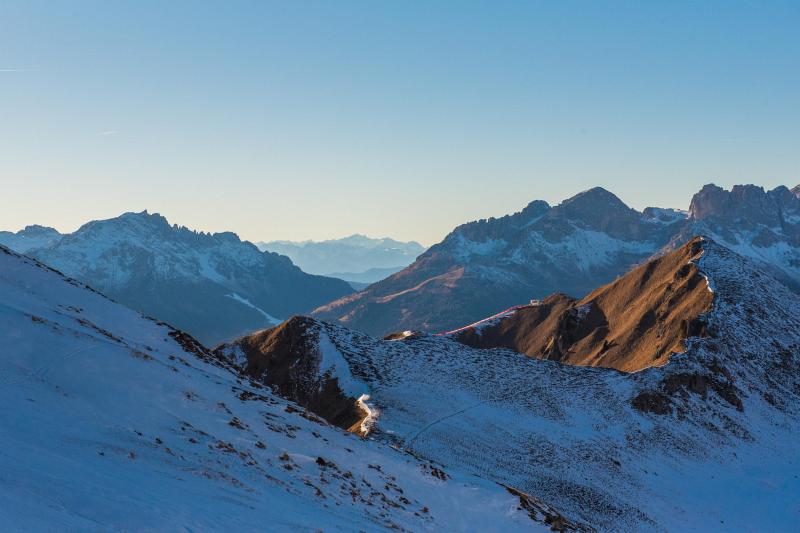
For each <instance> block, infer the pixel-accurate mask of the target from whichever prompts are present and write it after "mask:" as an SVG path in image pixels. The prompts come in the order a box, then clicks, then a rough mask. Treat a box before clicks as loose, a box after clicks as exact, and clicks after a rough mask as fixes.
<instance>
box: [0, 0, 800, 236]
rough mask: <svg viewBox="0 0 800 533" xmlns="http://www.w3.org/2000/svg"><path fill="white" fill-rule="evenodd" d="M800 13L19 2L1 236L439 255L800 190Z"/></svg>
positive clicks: (11, 39) (783, 7) (772, 8)
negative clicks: (349, 238) (550, 227)
mask: <svg viewBox="0 0 800 533" xmlns="http://www.w3.org/2000/svg"><path fill="white" fill-rule="evenodd" d="M798 28H800V2H797V1H795V0H793V1H783V2H778V1H752V2H743V1H717V2H702V1H701V2H683V1H674V2H600V1H596V2H595V1H591V2H589V1H587V2H577V1H561V2H537V1H528V2H505V1H487V2H445V1H441V2H366V1H364V2H346V1H343V2H306V1H303V2H266V1H265V2H239V1H228V2H194V1H193V2H184V1H169V2H162V1H136V2H124V1H115V2H107V1H92V2H89V1H74V2H73V1H58V0H57V1H46V2H44V1H17V0H6V1H4V2H3V3H2V4H0V30H1V31H0V184H1V185H2V193H3V194H2V202H1V203H0V229H8V230H17V229H20V228H21V227H23V226H25V225H26V224H31V223H39V224H45V225H50V226H54V227H56V228H58V229H59V230H61V231H72V230H74V229H76V228H77V227H78V226H79V225H80V224H81V223H83V222H86V221H88V220H91V219H97V218H109V217H113V216H116V215H118V214H120V213H122V212H124V211H141V210H143V209H148V210H150V211H156V212H160V213H162V214H163V215H165V216H166V217H167V218H168V219H169V220H170V221H171V222H175V223H179V224H182V225H186V226H189V227H191V228H193V229H198V230H203V231H223V230H231V231H235V232H237V233H239V234H240V236H242V237H243V238H246V239H250V240H272V239H292V240H302V239H316V240H321V239H326V238H333V237H340V236H345V235H349V234H352V233H356V232H358V233H365V234H367V235H371V236H385V235H388V236H392V237H395V238H400V239H404V240H409V239H415V240H418V241H420V242H422V243H424V244H428V245H429V244H432V243H434V242H437V241H439V240H440V239H441V238H442V237H443V236H444V235H445V234H446V233H448V232H449V231H450V230H451V229H452V228H453V227H454V226H456V225H458V224H460V223H462V222H466V221H468V220H474V219H478V218H485V217H489V216H500V215H503V214H506V213H511V212H514V211H518V210H519V209H521V208H522V207H523V206H524V205H526V204H527V203H528V202H529V201H531V200H533V199H544V200H547V201H549V202H551V203H557V202H559V201H560V200H562V199H564V198H567V197H569V196H571V195H573V194H575V193H577V192H579V191H581V190H584V189H587V188H589V187H592V186H595V185H600V186H603V187H606V188H607V189H609V190H611V191H613V192H615V193H616V194H617V195H618V196H619V197H620V198H621V199H622V200H623V201H625V202H626V203H628V204H629V205H631V206H632V207H636V208H639V209H641V208H643V207H645V206H648V205H659V206H663V207H680V208H686V207H687V206H688V202H689V199H690V198H691V195H692V194H693V193H694V192H696V191H697V190H699V189H700V187H701V186H702V185H703V184H704V183H709V182H714V183H717V184H718V185H721V186H726V187H727V186H730V185H732V184H735V183H757V184H759V185H763V186H765V187H769V188H772V187H774V186H776V185H779V184H786V185H789V186H794V185H796V184H798V183H800V36H799V34H798Z"/></svg>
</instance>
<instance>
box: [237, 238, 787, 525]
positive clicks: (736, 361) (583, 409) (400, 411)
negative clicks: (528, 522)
mask: <svg viewBox="0 0 800 533" xmlns="http://www.w3.org/2000/svg"><path fill="white" fill-rule="evenodd" d="M700 243H701V244H702V247H703V249H702V255H701V256H700V258H699V259H697V260H696V261H695V263H696V264H697V265H698V267H699V269H700V272H701V273H702V274H703V275H704V276H706V277H707V279H708V283H709V290H713V291H714V299H713V307H712V310H711V311H710V312H708V313H707V314H706V315H705V320H706V322H707V327H706V329H707V331H708V333H709V336H707V337H702V338H701V337H693V338H690V339H688V340H687V341H686V351H685V352H684V353H682V354H680V355H674V356H673V357H672V358H671V360H670V361H669V362H668V363H667V364H666V365H665V366H663V367H660V368H649V369H646V370H643V371H640V372H636V373H622V372H619V371H616V370H613V369H603V368H588V367H575V366H566V365H561V364H558V363H555V362H552V361H543V360H536V359H530V358H527V357H525V356H523V355H521V354H518V353H515V352H512V351H510V350H503V349H495V350H478V349H473V348H469V347H466V346H463V345H461V344H458V343H456V342H454V341H452V340H450V339H448V338H445V337H431V336H419V335H410V336H405V337H404V336H399V338H400V340H394V341H387V340H384V341H378V340H376V339H374V338H371V337H369V336H366V335H362V334H360V333H357V332H354V331H351V330H348V329H345V328H343V327H341V326H336V325H331V324H327V323H323V322H319V321H315V320H313V319H305V320H306V321H307V327H306V332H305V337H306V338H311V339H315V340H316V342H317V343H318V347H317V350H318V352H319V353H320V354H321V360H322V361H323V362H326V363H325V364H324V365H320V366H321V367H322V368H323V371H322V372H321V374H322V375H321V376H316V377H315V376H309V377H308V379H311V380H312V381H313V380H314V379H320V377H328V378H329V379H333V378H336V379H337V380H340V381H344V382H346V383H347V384H348V385H347V388H348V389H351V390H352V391H353V393H356V394H357V393H362V394H369V396H370V398H369V404H370V406H371V408H372V410H373V411H377V412H379V415H378V417H377V420H376V422H375V425H374V426H373V431H372V433H371V434H372V435H373V437H375V438H379V439H383V440H386V441H388V442H392V443H395V445H397V446H399V447H402V448H406V449H408V450H410V451H412V452H413V453H414V454H416V455H418V456H420V457H423V458H427V459H432V460H435V461H438V462H440V463H441V464H443V465H444V468H446V469H447V468H456V469H460V470H463V469H466V470H468V471H471V472H473V473H475V474H477V475H480V476H484V477H487V478H490V479H495V480H497V481H498V482H501V483H506V484H509V485H512V486H515V487H518V488H520V489H522V490H524V491H525V492H528V493H531V494H533V495H535V496H537V497H539V498H541V499H542V500H544V501H547V502H548V503H550V504H552V505H554V506H555V507H557V508H558V509H559V510H560V511H561V512H563V513H564V514H566V516H567V517H568V518H572V519H574V520H578V521H581V522H584V523H586V524H589V525H590V526H593V527H595V528H597V529H600V530H609V531H631V530H670V531H712V530H750V531H756V530H759V531H781V530H782V531H786V530H791V529H795V528H796V525H797V523H798V520H800V498H798V494H800V453H798V444H797V443H798V439H799V438H800V422H799V421H798V420H800V419H798V414H800V413H799V412H798V411H800V299H799V298H798V296H797V295H796V294H794V293H792V292H791V291H789V290H788V289H787V288H786V287H785V286H784V285H782V284H780V283H778V282H777V281H775V280H774V279H773V278H772V277H770V276H768V275H767V274H764V273H762V272H761V271H760V270H758V269H757V268H756V267H755V266H753V264H752V263H750V262H749V261H748V260H746V259H744V258H742V257H741V256H738V255H737V254H735V253H733V252H731V251H730V250H728V249H726V248H724V247H722V246H719V245H717V244H714V243H713V242H709V241H700ZM223 353H224V350H223ZM354 383H357V384H359V385H354ZM356 388H357V389H358V390H357V391H356V390H354V389H356ZM351 396H355V394H352V393H351Z"/></svg>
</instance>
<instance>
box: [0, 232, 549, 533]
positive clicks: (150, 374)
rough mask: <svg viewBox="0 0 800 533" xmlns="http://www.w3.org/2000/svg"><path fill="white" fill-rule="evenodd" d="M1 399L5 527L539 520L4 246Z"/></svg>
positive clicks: (0, 489) (519, 523)
mask: <svg viewBox="0 0 800 533" xmlns="http://www.w3.org/2000/svg"><path fill="white" fill-rule="evenodd" d="M178 341H180V342H178ZM0 404H2V405H3V409H2V410H0V427H2V428H3V429H2V431H0V523H2V524H3V525H2V528H3V529H4V530H6V531H8V530H37V531H42V530H59V531H63V530H71V531H74V530H80V531H90V530H97V531H108V530H166V531H174V530H186V531H207V530H220V531H222V530H244V531H265V530H269V531H275V530H292V531H296V530H316V529H318V528H319V529H324V530H325V531H330V530H344V531H352V530H359V529H363V530H376V529H382V528H385V527H391V526H392V524H395V525H397V526H400V527H403V528H407V529H412V530H442V529H447V530H499V531H509V530H530V529H531V528H533V529H537V528H541V529H545V528H544V527H543V526H542V525H541V524H539V523H534V522H532V521H531V520H530V518H529V517H528V515H527V513H526V512H525V511H520V510H518V506H519V505H520V500H519V498H518V497H516V496H513V495H512V494H510V493H509V492H507V491H506V490H505V489H503V488H502V487H500V486H499V485H497V484H495V483H493V482H489V481H486V480H481V479H478V478H475V477H472V476H468V475H461V474H458V473H457V472H456V471H448V474H450V476H451V477H450V478H449V479H447V480H442V479H440V478H439V477H436V476H435V475H432V472H434V471H432V470H431V468H430V466H429V465H428V464H427V463H425V462H424V461H420V460H417V459H415V458H413V457H411V456H409V455H407V454H403V453H400V452H398V451H395V450H392V449H391V448H389V447H387V446H385V445H383V444H379V443H376V442H370V441H362V440H360V439H358V438H357V437H355V436H353V435H350V434H347V433H343V432H342V431H340V430H338V429H335V428H332V427H330V426H328V425H327V424H325V423H323V422H321V421H320V420H319V419H317V418H316V417H315V416H313V415H311V414H309V413H305V412H303V411H302V410H300V409H298V408H297V407H296V406H293V405H292V404H290V403H288V402H286V401H284V400H282V399H279V398H277V397H275V396H274V395H272V394H271V393H270V392H269V391H267V390H266V389H263V388H260V387H257V386H256V385H254V384H249V383H246V382H243V381H241V380H240V379H237V377H236V376H235V375H234V374H233V373H232V372H231V371H230V370H229V369H228V368H226V366H225V364H224V363H221V362H219V361H216V360H215V359H214V358H213V356H212V355H211V354H210V353H209V352H207V351H205V349H203V348H202V347H200V346H199V345H196V344H195V343H194V342H193V340H192V339H191V338H190V337H188V336H185V335H184V334H181V333H180V332H178V331H176V330H173V329H171V328H169V327H167V326H165V325H163V324H161V323H157V322H154V321H152V320H148V319H145V318H143V317H141V316H140V315H138V314H137V313H135V312H133V311H131V310H129V309H127V308H125V307H122V306H120V305H117V304H115V303H113V302H111V301H110V300H108V299H106V298H105V297H103V296H101V295H100V294H98V293H96V292H93V291H92V290H91V289H88V288H87V287H85V286H83V285H82V284H80V283H78V282H76V281H73V280H70V279H68V278H64V277H63V276H61V275H60V274H58V273H57V272H55V271H52V270H50V269H48V268H47V267H44V266H42V265H41V264H39V263H37V262H36V261H34V260H32V259H29V258H26V257H22V256H19V255H16V254H14V253H12V252H10V251H8V250H6V249H5V248H2V247H0Z"/></svg>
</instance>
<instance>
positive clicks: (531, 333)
mask: <svg viewBox="0 0 800 533" xmlns="http://www.w3.org/2000/svg"><path fill="white" fill-rule="evenodd" d="M701 254H702V239H700V238H695V239H693V240H692V241H690V242H689V243H687V244H686V245H684V246H682V247H681V248H679V249H677V250H675V251H674V252H671V253H669V254H667V255H664V256H662V257H660V258H658V259H654V260H652V261H649V262H647V263H645V264H643V265H641V266H639V267H637V268H635V269H633V270H632V271H630V272H629V273H627V274H625V275H624V276H622V277H620V278H619V279H617V280H616V281H614V282H612V283H610V284H608V285H605V286H603V287H600V288H599V289H596V290H595V291H593V292H592V293H590V294H589V295H588V296H586V297H585V298H583V299H582V300H579V301H575V300H573V299H571V298H569V297H567V296H564V295H562V294H555V295H553V296H550V297H548V298H546V299H545V300H543V301H542V302H541V303H540V304H538V305H532V306H529V307H524V308H522V309H519V310H517V311H516V312H515V313H513V314H512V315H510V316H508V317H505V318H503V319H501V320H500V321H498V322H497V323H496V324H490V325H484V326H482V327H476V328H467V329H465V330H463V331H460V332H459V333H457V334H455V339H456V340H458V341H460V342H463V343H465V344H467V345H469V346H473V347H476V348H498V347H502V348H510V349H513V350H516V351H519V352H522V353H524V354H526V355H529V356H531V357H536V358H540V359H552V360H556V361H561V362H563V363H567V364H574V365H584V366H602V367H610V368H616V369H618V370H623V371H626V372H634V371H637V370H641V369H643V368H647V367H650V366H661V365H663V364H665V363H666V362H667V361H668V360H669V356H670V355H671V354H673V353H677V352H682V351H683V350H684V340H685V339H686V338H687V337H692V336H701V335H704V334H705V333H706V331H705V323H704V321H703V319H702V316H701V315H702V314H703V313H705V312H706V311H708V310H709V309H710V308H711V303H712V299H713V294H712V293H711V292H710V291H709V290H708V288H707V285H706V282H705V280H704V278H703V276H702V275H701V274H700V272H699V271H698V269H697V266H695V265H694V264H693V263H692V261H693V260H695V259H698V258H699V257H700V255H701Z"/></svg>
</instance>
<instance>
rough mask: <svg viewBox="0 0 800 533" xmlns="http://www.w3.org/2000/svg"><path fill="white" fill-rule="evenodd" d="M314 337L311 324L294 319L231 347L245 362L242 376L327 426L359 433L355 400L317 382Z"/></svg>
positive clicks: (325, 382) (333, 380)
mask: <svg viewBox="0 0 800 533" xmlns="http://www.w3.org/2000/svg"><path fill="white" fill-rule="evenodd" d="M317 336H318V331H317V330H316V329H315V328H314V327H313V321H312V320H310V319H308V318H305V317H300V316H296V317H292V318H290V319H289V320H287V321H286V322H284V323H282V324H280V325H278V326H275V327H274V328H269V329H265V330H261V331H257V332H256V333H253V334H252V335H249V336H246V337H242V338H241V339H239V340H237V341H236V342H235V343H233V345H231V346H235V347H238V348H239V349H241V351H242V352H243V353H244V355H245V357H246V359H247V363H246V365H245V366H244V369H243V373H244V374H245V375H247V376H250V377H251V378H253V379H255V380H257V381H260V382H262V383H264V384H266V385H269V386H270V387H272V388H273V389H274V390H275V391H276V392H277V393H278V394H280V395H281V396H283V397H284V398H287V399H290V400H292V401H294V402H297V403H298V404H300V405H301V406H303V407H305V408H307V409H309V410H310V411H312V412H314V413H317V414H318V415H320V416H321V417H323V418H324V419H325V420H327V421H328V422H330V423H331V424H335V425H337V426H339V427H341V428H344V429H347V430H349V431H352V432H354V433H359V428H360V425H361V421H362V420H363V419H364V418H365V416H366V413H364V412H362V410H361V408H360V407H359V406H358V405H357V401H356V400H357V399H356V398H350V397H347V396H345V395H344V394H343V393H342V392H341V390H340V389H339V387H338V384H337V379H336V378H331V379H326V378H322V381H320V378H318V369H319V363H320V360H321V354H320V353H319V348H318V346H319V343H318V337H317ZM224 349H226V347H221V348H220V349H218V351H219V350H224Z"/></svg>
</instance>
